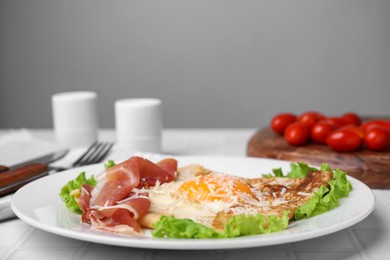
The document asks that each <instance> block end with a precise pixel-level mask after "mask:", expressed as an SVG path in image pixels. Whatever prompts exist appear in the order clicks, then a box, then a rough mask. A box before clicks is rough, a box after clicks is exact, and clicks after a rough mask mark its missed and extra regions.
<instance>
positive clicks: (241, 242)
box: [11, 156, 375, 250]
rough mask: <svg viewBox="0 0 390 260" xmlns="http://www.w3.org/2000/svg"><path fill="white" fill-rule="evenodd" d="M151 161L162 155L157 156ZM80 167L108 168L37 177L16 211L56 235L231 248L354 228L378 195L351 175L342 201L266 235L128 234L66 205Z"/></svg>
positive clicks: (249, 165) (216, 165)
mask: <svg viewBox="0 0 390 260" xmlns="http://www.w3.org/2000/svg"><path fill="white" fill-rule="evenodd" d="M152 157H153V158H150V159H151V160H152V161H157V160H159V159H161V158H162V157H159V156H152ZM175 158H176V159H177V160H178V162H179V166H185V165H188V164H190V163H197V164H201V165H203V166H205V167H206V168H209V169H212V170H216V171H221V172H225V173H229V174H233V175H237V176H243V177H247V178H254V177H259V176H261V174H263V173H270V172H271V171H272V169H274V168H279V167H281V168H282V169H283V170H284V171H285V172H286V171H288V170H289V169H290V167H289V162H286V161H279V160H270V159H258V158H244V157H242V158H239V157H179V156H177V157H175ZM81 171H86V175H87V177H89V176H90V175H92V174H94V175H96V174H98V173H100V172H102V171H103V165H91V166H88V167H83V168H78V169H72V170H69V171H66V172H61V173H58V174H54V175H51V176H47V177H44V178H41V179H39V180H36V181H34V182H32V183H30V184H28V185H26V186H24V187H23V188H21V189H20V190H18V191H17V192H16V194H15V195H14V197H13V199H12V204H11V205H12V210H13V211H14V212H15V214H16V215H17V216H18V217H19V218H20V219H22V220H23V221H25V222H27V223H29V224H30V225H32V226H34V227H36V228H38V229H42V230H45V231H47V232H51V233H54V234H57V235H61V236H65V237H70V238H74V239H79V240H84V241H89V242H95V243H101V244H108V245H117V246H125V247H139V248H154V249H180V250H187V249H232V248H247V247H258V246H269V245H276V244H282V243H289V242H296V241H300V240H305V239H311V238H315V237H319V236H323V235H327V234H330V233H333V232H336V231H339V230H342V229H345V228H347V227H350V226H352V225H354V224H356V223H358V222H359V221H361V220H363V219H364V218H365V217H367V216H368V215H369V214H370V213H371V211H372V210H373V209H374V205H375V198H374V195H373V193H372V192H371V190H370V189H369V188H368V187H367V186H366V185H365V184H363V183H362V182H360V181H358V180H356V179H354V178H351V177H349V180H350V181H351V183H352V186H353V190H352V191H351V193H350V194H349V197H348V198H345V199H341V203H340V205H339V206H338V207H337V208H335V209H332V210H330V211H328V212H326V213H324V214H321V215H319V216H316V217H313V218H310V219H305V220H299V221H296V222H293V223H292V224H290V225H289V227H288V228H287V229H286V230H284V231H280V232H275V233H272V234H267V235H256V236H246V237H238V238H229V239H161V238H159V239H157V238H152V237H127V236H121V235H116V234H111V233H108V232H102V231H96V230H91V229H90V228H89V225H87V224H80V216H79V215H76V214H73V213H71V212H70V211H68V210H67V209H66V207H65V206H64V205H63V202H62V201H61V199H60V198H59V196H58V194H59V192H60V189H61V187H62V186H63V185H64V184H66V183H67V182H68V181H69V180H71V179H73V178H75V177H76V176H77V175H78V174H79V173H80V172H81Z"/></svg>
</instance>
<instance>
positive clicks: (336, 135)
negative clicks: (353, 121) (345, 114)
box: [326, 129, 362, 152]
mask: <svg viewBox="0 0 390 260" xmlns="http://www.w3.org/2000/svg"><path fill="white" fill-rule="evenodd" d="M326 143H327V144H328V145H329V147H330V148H332V149H333V150H336V151H339V152H351V151H355V150H356V149H358V148H359V147H360V145H361V144H362V139H361V138H360V136H359V134H358V133H356V132H354V131H351V130H349V129H336V130H334V131H333V132H331V133H330V134H329V135H328V137H327V138H326Z"/></svg>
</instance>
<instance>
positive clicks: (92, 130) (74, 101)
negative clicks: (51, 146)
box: [52, 91, 98, 148]
mask: <svg viewBox="0 0 390 260" xmlns="http://www.w3.org/2000/svg"><path fill="white" fill-rule="evenodd" d="M52 109H53V127H54V133H55V138H56V141H57V143H58V144H60V145H62V146H64V147H69V148H76V147H85V146H89V145H91V144H92V143H93V142H95V141H96V140H97V138H98V118H97V94H96V93H95V92H88V91H76V92H63V93H58V94H55V95H53V96H52Z"/></svg>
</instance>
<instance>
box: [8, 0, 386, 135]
mask: <svg viewBox="0 0 390 260" xmlns="http://www.w3.org/2000/svg"><path fill="white" fill-rule="evenodd" d="M389 14H390V1H387V0H383V1H380V0H371V1H368V0H367V1H363V0H343V1H339V0H335V1H328V0H326V1H325V0H324V1H312V0H306V1H294V0H283V1H274V0H269V1H264V0H253V1H252V0H158V1H146V0H135V1H132V0H106V1H103V0H66V1H64V0H0V37H1V38H0V128H19V127H28V128H48V127H52V120H51V103H50V97H51V95H53V94H55V93H57V92H63V91H74V90H91V91H96V92H97V93H98V96H99V104H98V112H99V121H100V126H101V127H104V128H111V127H114V102H115V100H117V99H120V98H130V97H157V98H161V99H162V101H163V115H164V126H165V127H237V128H240V127H262V126H264V125H266V124H268V122H269V120H270V118H271V117H272V116H273V115H274V114H276V113H278V112H281V111H291V112H295V113H300V112H304V111H306V110H319V111H322V112H324V113H326V114H329V115H337V114H340V113H343V112H345V111H356V112H358V113H361V114H366V115H372V114H375V115H389V114H390V102H389V98H390V15H389Z"/></svg>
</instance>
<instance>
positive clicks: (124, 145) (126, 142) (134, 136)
mask: <svg viewBox="0 0 390 260" xmlns="http://www.w3.org/2000/svg"><path fill="white" fill-rule="evenodd" d="M161 114H162V113H161V100H159V99H154V98H133V99H120V100H117V101H116V102H115V128H116V138H117V146H118V147H119V148H120V149H126V150H127V151H134V152H151V153H158V152H160V151H161V131H162V115H161Z"/></svg>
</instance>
